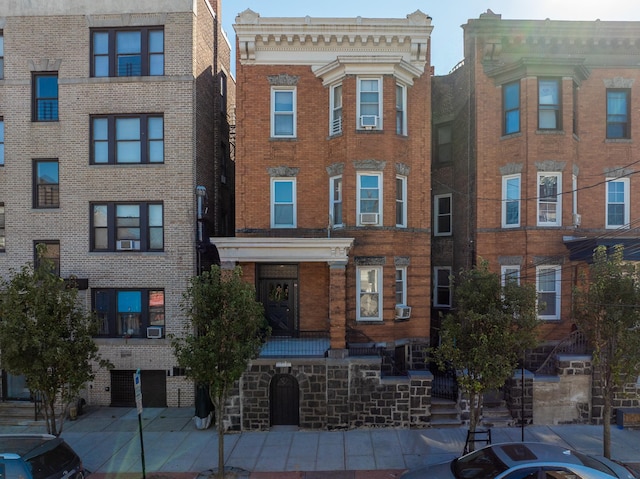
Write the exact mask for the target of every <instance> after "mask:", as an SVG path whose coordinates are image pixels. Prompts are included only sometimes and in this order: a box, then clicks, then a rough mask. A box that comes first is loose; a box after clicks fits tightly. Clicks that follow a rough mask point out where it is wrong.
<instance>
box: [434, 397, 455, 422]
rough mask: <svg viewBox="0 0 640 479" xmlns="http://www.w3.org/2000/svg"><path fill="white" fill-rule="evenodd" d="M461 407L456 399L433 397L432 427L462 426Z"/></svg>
mask: <svg viewBox="0 0 640 479" xmlns="http://www.w3.org/2000/svg"><path fill="white" fill-rule="evenodd" d="M461 424H462V420H461V419H460V409H459V408H458V404H457V403H456V401H452V400H449V399H441V398H431V426H432V427H460V425H461Z"/></svg>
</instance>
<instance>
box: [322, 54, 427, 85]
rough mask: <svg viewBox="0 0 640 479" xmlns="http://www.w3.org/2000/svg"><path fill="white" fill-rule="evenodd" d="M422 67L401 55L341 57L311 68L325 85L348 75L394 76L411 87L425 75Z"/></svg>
mask: <svg viewBox="0 0 640 479" xmlns="http://www.w3.org/2000/svg"><path fill="white" fill-rule="evenodd" d="M424 65H425V64H424V63H423V64H422V67H421V68H420V67H418V66H416V65H415V64H411V63H408V62H406V61H404V59H403V58H402V56H401V55H371V56H362V55H358V56H348V55H339V56H338V58H337V60H334V61H332V62H331V63H328V64H326V65H322V66H318V67H311V70H312V71H313V73H315V75H316V77H318V78H321V79H322V84H323V85H325V86H326V85H330V84H331V83H334V82H336V81H338V80H339V79H341V78H343V77H345V76H346V75H393V76H395V77H396V78H398V79H399V80H400V81H402V82H403V83H405V84H407V85H409V86H411V85H413V80H414V79H415V78H418V77H420V76H421V75H422V74H423V73H424Z"/></svg>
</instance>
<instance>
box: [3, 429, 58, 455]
mask: <svg viewBox="0 0 640 479" xmlns="http://www.w3.org/2000/svg"><path fill="white" fill-rule="evenodd" d="M61 441H62V439H59V438H56V436H52V435H51V434H0V454H3V453H13V454H18V455H19V456H21V457H28V456H31V455H32V454H33V453H34V452H37V451H39V450H41V449H45V450H48V449H50V448H51V447H53V446H55V445H56V444H58V443H59V442H61Z"/></svg>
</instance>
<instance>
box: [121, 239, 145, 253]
mask: <svg viewBox="0 0 640 479" xmlns="http://www.w3.org/2000/svg"><path fill="white" fill-rule="evenodd" d="M116 249H117V250H118V251H134V250H139V249H140V241H135V240H118V241H116Z"/></svg>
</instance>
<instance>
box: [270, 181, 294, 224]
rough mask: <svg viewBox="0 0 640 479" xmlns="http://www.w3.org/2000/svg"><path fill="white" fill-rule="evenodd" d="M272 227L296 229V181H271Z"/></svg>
mask: <svg viewBox="0 0 640 479" xmlns="http://www.w3.org/2000/svg"><path fill="white" fill-rule="evenodd" d="M271 227H272V228H295V227H296V180H295V179H294V178H272V179H271Z"/></svg>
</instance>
